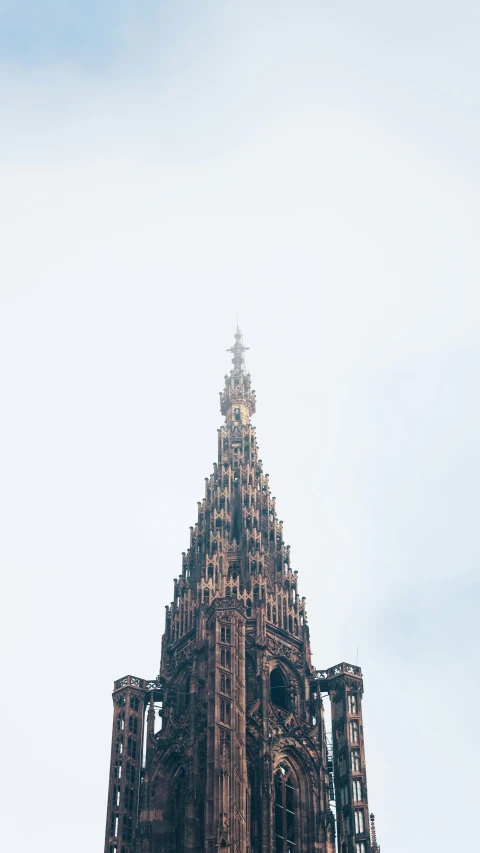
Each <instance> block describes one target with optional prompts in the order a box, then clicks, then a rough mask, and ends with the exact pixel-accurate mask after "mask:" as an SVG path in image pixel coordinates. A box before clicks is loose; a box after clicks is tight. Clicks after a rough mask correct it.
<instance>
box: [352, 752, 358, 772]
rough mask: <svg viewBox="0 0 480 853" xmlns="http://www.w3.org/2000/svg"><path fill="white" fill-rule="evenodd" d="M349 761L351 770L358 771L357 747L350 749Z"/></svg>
mask: <svg viewBox="0 0 480 853" xmlns="http://www.w3.org/2000/svg"><path fill="white" fill-rule="evenodd" d="M350 761H351V768H352V770H353V772H354V773H358V772H359V771H360V753H359V751H358V749H352V753H351V756H350Z"/></svg>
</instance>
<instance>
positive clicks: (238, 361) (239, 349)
mask: <svg viewBox="0 0 480 853" xmlns="http://www.w3.org/2000/svg"><path fill="white" fill-rule="evenodd" d="M247 349H248V347H246V346H244V345H243V335H242V332H241V330H240V329H239V327H238V323H237V331H236V332H235V343H234V345H233V347H229V349H228V350H227V352H231V353H232V355H233V358H232V364H233V368H232V370H231V371H230V373H229V374H227V376H225V388H224V390H223V391H222V392H221V394H220V407H221V411H222V414H223V415H225V417H226V419H227V425H229V426H233V424H234V422H240V423H242V424H244V425H245V424H248V422H249V420H250V416H251V415H253V413H254V411H255V391H253V390H252V387H251V380H250V374H249V373H247V372H246V370H245V356H244V353H245V351H246V350H247Z"/></svg>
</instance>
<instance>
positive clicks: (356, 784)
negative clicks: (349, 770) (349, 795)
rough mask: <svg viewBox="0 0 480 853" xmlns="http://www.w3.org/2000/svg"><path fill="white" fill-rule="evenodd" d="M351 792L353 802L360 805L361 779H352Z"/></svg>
mask: <svg viewBox="0 0 480 853" xmlns="http://www.w3.org/2000/svg"><path fill="white" fill-rule="evenodd" d="M352 790H353V802H354V803H360V802H361V801H362V781H361V779H354V781H353V782H352Z"/></svg>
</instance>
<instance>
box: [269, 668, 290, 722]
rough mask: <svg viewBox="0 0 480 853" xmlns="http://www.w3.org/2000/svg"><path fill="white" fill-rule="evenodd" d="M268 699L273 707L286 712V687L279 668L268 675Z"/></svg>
mask: <svg viewBox="0 0 480 853" xmlns="http://www.w3.org/2000/svg"><path fill="white" fill-rule="evenodd" d="M270 699H271V700H272V702H273V704H274V705H277V706H278V707H279V708H283V709H284V710H285V711H288V701H287V685H286V682H285V676H284V674H283V672H282V670H281V669H280V667H279V666H276V667H275V669H272V671H271V673H270Z"/></svg>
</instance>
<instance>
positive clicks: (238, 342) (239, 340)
mask: <svg viewBox="0 0 480 853" xmlns="http://www.w3.org/2000/svg"><path fill="white" fill-rule="evenodd" d="M247 349H248V347H245V346H244V345H243V335H242V332H241V330H240V328H239V326H238V319H237V331H236V332H235V343H234V345H233V347H229V349H227V352H231V353H233V358H232V364H233V371H232V372H233V373H243V370H244V367H245V357H244V355H243V353H244V352H245V351H246V350H247Z"/></svg>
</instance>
